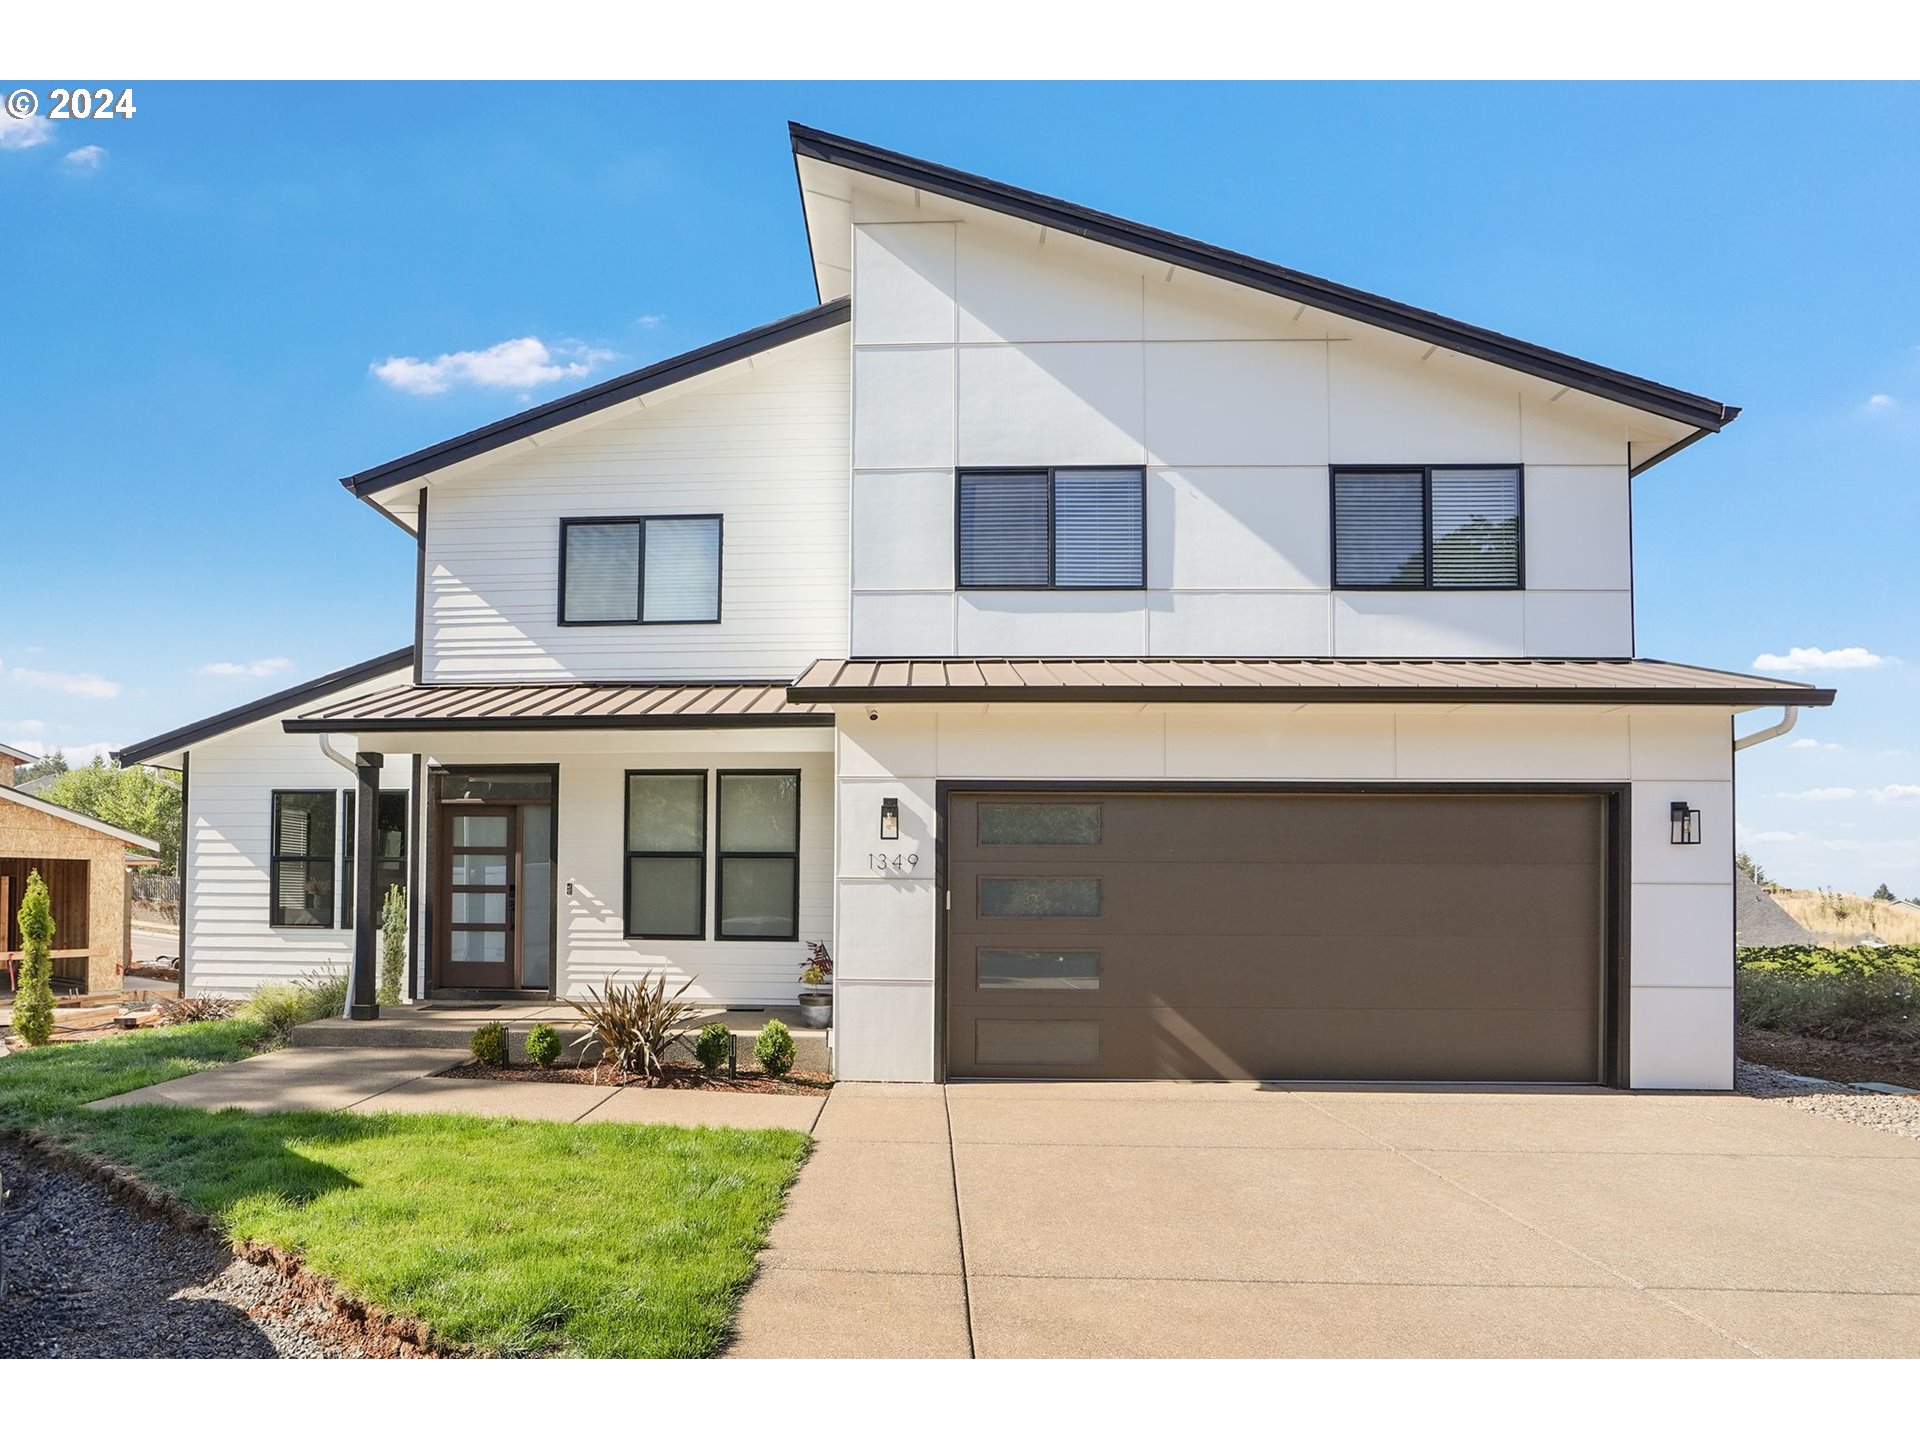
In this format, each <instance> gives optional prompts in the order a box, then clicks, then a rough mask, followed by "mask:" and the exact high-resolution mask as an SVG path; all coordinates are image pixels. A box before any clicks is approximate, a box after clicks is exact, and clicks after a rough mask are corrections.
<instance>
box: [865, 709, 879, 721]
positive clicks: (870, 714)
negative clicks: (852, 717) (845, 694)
mask: <svg viewBox="0 0 1920 1440" xmlns="http://www.w3.org/2000/svg"><path fill="white" fill-rule="evenodd" d="M879 718H880V712H879V711H878V710H869V711H867V719H869V720H878V719H879Z"/></svg>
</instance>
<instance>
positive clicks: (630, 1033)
mask: <svg viewBox="0 0 1920 1440" xmlns="http://www.w3.org/2000/svg"><path fill="white" fill-rule="evenodd" d="M693 981H694V977H693V976H688V977H687V978H686V979H685V980H683V981H682V982H681V984H680V988H679V989H678V990H676V991H674V992H673V994H671V995H669V994H667V973H666V971H664V970H662V971H660V972H659V973H657V974H656V975H654V977H653V978H652V979H651V980H648V979H645V978H643V979H642V980H641V981H640V983H639V984H638V985H609V986H608V987H607V989H606V993H605V994H604V995H602V994H600V993H599V992H597V991H595V990H594V989H593V988H592V987H591V986H589V987H588V988H587V999H585V1000H569V1001H568V1002H567V1003H568V1004H569V1005H571V1006H573V1008H574V1009H576V1010H578V1011H579V1012H580V1013H581V1014H582V1015H584V1016H585V1017H586V1020H587V1026H588V1029H587V1033H586V1034H585V1035H582V1036H581V1037H580V1038H579V1039H578V1040H576V1041H574V1044H576V1045H589V1044H592V1043H594V1042H595V1041H598V1042H599V1045H600V1058H601V1059H602V1060H604V1061H607V1062H608V1063H610V1064H612V1065H613V1066H614V1068H616V1069H617V1070H619V1071H621V1072H622V1073H623V1074H627V1075H645V1076H646V1077H647V1083H648V1084H652V1083H653V1081H654V1080H656V1079H658V1078H659V1076H660V1074H661V1072H662V1069H663V1067H664V1066H665V1064H666V1059H667V1047H668V1046H669V1045H671V1044H672V1043H673V1041H674V1039H675V1037H676V1036H678V1034H679V1033H680V1031H681V1030H683V1029H685V1028H686V1023H687V1021H688V1020H689V1019H691V1018H692V1016H693V1013H694V1010H695V1008H696V1007H695V1006H694V1004H693V1002H692V1001H690V1000H682V999H681V998H680V997H681V996H682V995H684V994H686V993H687V990H688V988H689V987H690V986H691V985H692V984H693Z"/></svg>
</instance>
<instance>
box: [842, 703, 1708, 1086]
mask: <svg viewBox="0 0 1920 1440" xmlns="http://www.w3.org/2000/svg"><path fill="white" fill-rule="evenodd" d="M876 709H877V714H878V718H877V719H873V720H870V719H868V718H867V712H866V711H865V710H864V709H856V708H854V707H848V708H847V709H845V710H843V711H842V712H841V714H840V721H839V723H840V729H839V742H838V743H839V755H840V767H841V773H842V776H843V779H842V780H841V798H842V812H843V826H844V833H843V835H842V838H841V842H840V844H841V856H840V875H841V878H840V880H839V882H838V886H839V904H840V913H839V917H838V927H839V928H838V939H839V952H838V955H839V963H840V967H841V975H842V977H843V978H842V980H841V985H840V990H839V997H840V998H839V1005H840V1012H839V1020H838V1023H839V1027H840V1028H839V1034H838V1038H837V1047H838V1048H837V1051H836V1064H837V1067H838V1070H839V1074H840V1076H841V1077H842V1078H843V1079H863V1080H881V1079H890V1080H922V1079H929V1078H932V1077H933V1074H934V1065H935V1053H936V1052H935V1037H934V1034H933V1020H932V1017H933V1015H934V1013H935V991H936V989H937V986H938V983H939V979H938V975H937V971H936V965H935V941H936V938H937V935H938V931H939V924H940V918H941V915H940V908H939V894H938V891H937V889H936V888H935V886H934V884H933V873H932V868H931V862H930V858H929V854H928V851H929V846H928V843H927V839H926V837H925V834H924V833H923V831H924V829H925V827H927V826H929V825H930V824H935V823H937V817H930V816H929V815H928V814H927V807H928V804H929V797H930V796H931V795H932V794H933V793H934V789H933V787H934V784H935V782H936V779H950V780H959V779H968V780H1018V779H1039V780H1049V781H1060V782H1075V781H1091V782H1099V781H1128V780H1180V779H1205V780H1247V781H1262V780H1267V781H1289V780H1301V781H1343V780H1346V781H1353V782H1356V783H1360V782H1366V781H1378V780H1389V779H1397V780H1402V781H1407V780H1415V781H1421V782H1431V783H1433V784H1434V785H1436V786H1437V787H1442V788H1444V787H1445V786H1446V785H1447V784H1448V783H1449V782H1453V783H1461V782H1469V783H1470V782H1475V781H1482V780H1493V779H1498V780H1506V781H1513V782H1520V783H1527V782H1537V783H1540V784H1554V783H1564V782H1569V781H1583V782H1605V783H1622V782H1625V783H1628V784H1629V785H1630V786H1631V805H1630V808H1631V818H1630V822H1629V823H1630V824H1631V826H1632V835H1631V846H1630V854H1631V861H1630V863H1631V865H1632V874H1631V876H1630V877H1629V881H1628V883H1629V886H1630V889H1629V903H1630V906H1631V908H1632V914H1633V922H1632V935H1631V946H1630V953H1631V961H1630V963H1631V967H1632V969H1631V975H1630V977H1629V981H1630V986H1631V991H1630V993H1631V1000H1630V1002H1629V1003H1630V1012H1629V1015H1628V1016H1627V1022H1628V1028H1629V1030H1630V1033H1631V1055H1630V1058H1629V1063H1630V1066H1631V1073H1630V1076H1629V1077H1628V1078H1629V1083H1631V1084H1633V1085H1635V1086H1639V1087H1644V1088H1649V1089H1662V1088H1681V1089H1688V1088H1703V1089H1722V1090H1724V1089H1726V1088H1728V1087H1729V1086H1730V1085H1731V1083H1732V1073H1733V1071H1732V1067H1733V1031H1732V1015H1733V1008H1732V1007H1733V908H1732V892H1731V888H1730V879H1731V865H1732V846H1733V834H1732V815H1731V799H1732V796H1731V786H1730V784H1729V783H1728V782H1729V781H1730V779H1731V765H1732V760H1731V750H1730V747H1729V743H1728V714H1727V712H1726V711H1724V710H1720V711H1712V710H1687V711H1675V710H1666V709H1631V708H1626V709H1604V708H1597V707H1566V708H1562V707H1536V708H1532V709H1518V708H1515V707H1492V706H1481V707H1474V706H1466V707H1461V708H1459V709H1457V710H1455V711H1453V712H1452V713H1446V714H1442V713H1437V712H1436V711H1435V709H1434V708H1433V707H1425V706H1403V707H1386V706H1366V705H1339V706H1330V705H1322V706H1313V705H1308V706H1301V707H1292V708H1290V707H1286V706H1241V705H1172V706H1146V707H1132V706H1126V707H1123V706H1119V705H1112V706H1078V705H1060V706H1005V705H1000V706H957V705H956V706H901V705H882V706H879V707H876ZM890 786H891V787H893V788H889V787H890ZM882 794H893V795H896V796H898V797H899V798H900V800H901V805H902V812H903V816H904V817H905V818H904V820H903V835H904V836H905V837H906V838H905V839H903V841H902V842H900V843H899V844H897V845H885V844H875V843H874V842H872V841H870V840H869V839H868V838H867V832H866V830H865V829H864V828H863V824H862V820H863V817H865V816H867V815H868V814H869V812H872V811H873V810H874V809H875V797H876V796H879V795H882ZM1673 799H1687V800H1689V801H1690V802H1691V803H1693V804H1695V805H1697V806H1698V807H1699V808H1700V809H1701V810H1702V812H1703V815H1704V819H1705V824H1706V841H1705V843H1704V844H1702V845H1700V846H1698V847H1690V848H1688V849H1687V850H1686V851H1684V852H1682V851H1679V850H1676V849H1675V848H1674V847H1672V846H1671V845H1669V844H1668V843H1667V839H1666V826H1665V807H1666V805H1667V804H1668V803H1669V802H1670V801H1671V800H1673ZM849 817H850V818H849ZM876 849H878V850H882V851H888V850H897V851H899V852H900V853H901V854H902V855H903V856H904V855H905V854H908V853H913V854H917V855H918V856H919V857H920V859H919V863H918V865H917V866H916V867H915V868H914V869H913V870H911V871H909V872H907V873H894V874H891V875H889V877H888V878H886V879H884V880H882V879H878V878H873V877H869V876H867V875H865V874H863V873H862V867H863V866H864V865H866V864H867V863H868V862H867V860H866V856H867V854H868V853H869V852H871V851H873V850H876Z"/></svg>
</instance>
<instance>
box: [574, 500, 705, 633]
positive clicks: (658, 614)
mask: <svg viewBox="0 0 1920 1440" xmlns="http://www.w3.org/2000/svg"><path fill="white" fill-rule="evenodd" d="M721 530H722V526H721V518H720V516H718V515H609V516H597V517H593V518H588V519H577V520H562V521H561V522H560V623H561V624H562V625H714V624H718V623H719V620H720V556H721V548H722V534H721Z"/></svg>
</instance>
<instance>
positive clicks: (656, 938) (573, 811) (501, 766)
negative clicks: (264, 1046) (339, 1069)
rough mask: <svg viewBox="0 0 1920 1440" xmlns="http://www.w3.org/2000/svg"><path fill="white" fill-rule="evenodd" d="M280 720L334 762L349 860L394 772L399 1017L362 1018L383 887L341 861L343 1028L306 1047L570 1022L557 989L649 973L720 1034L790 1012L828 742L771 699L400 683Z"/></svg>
mask: <svg viewBox="0 0 1920 1440" xmlns="http://www.w3.org/2000/svg"><path fill="white" fill-rule="evenodd" d="M284 725H285V728H286V729H287V730H288V731H289V732H292V733H296V734H297V733H308V734H312V735H314V736H315V737H316V740H317V741H318V742H319V743H322V744H324V745H326V746H327V747H328V748H329V749H330V750H331V751H332V752H333V753H334V754H335V755H336V756H337V757H338V758H340V759H342V760H343V761H347V760H350V761H351V763H352V765H353V767H354V770H355V787H356V788H355V793H356V804H355V807H354V812H353V813H354V816H355V824H356V826H357V828H358V830H359V832H360V833H359V834H358V835H357V836H356V841H355V849H356V851H357V852H358V853H360V854H372V853H383V852H382V851H381V846H380V843H379V837H378V836H377V835H376V834H375V833H373V826H374V825H375V824H376V823H377V817H378V815H379V810H380V806H379V798H380V794H381V792H382V791H383V790H389V791H391V789H393V788H394V787H395V785H396V781H398V780H399V779H400V777H401V776H403V775H404V776H408V777H409V778H410V783H409V784H408V785H407V790H408V794H409V799H408V801H407V804H408V807H409V811H410V813H409V814H408V816H407V825H406V838H405V841H404V848H405V858H404V873H405V875H406V877H407V891H408V921H409V923H408V938H407V983H406V986H405V991H406V996H407V999H408V1002H409V1003H408V1004H407V1006H406V1009H405V1013H404V1015H402V1016H392V1015H389V1016H387V1017H382V1016H381V1014H380V1010H379V1007H378V1006H377V1005H376V1004H374V1003H373V997H374V994H375V976H376V973H377V965H378V953H379V939H380V937H379V930H378V923H379V922H378V916H379V913H380V900H381V894H380V891H379V890H378V889H377V888H376V886H377V885H378V883H379V882H378V881H377V879H376V876H375V874H374V873H373V872H374V869H375V867H372V866H364V867H358V868H357V869H356V871H355V873H354V875H353V887H354V891H355V895H354V916H355V933H354V951H353V956H354V959H353V995H352V1000H351V1003H350V1005H349V1017H350V1018H349V1019H347V1020H343V1021H337V1022H320V1023H319V1024H318V1025H309V1026H306V1027H303V1030H302V1040H301V1043H309V1044H310V1043H348V1042H347V1041H346V1040H345V1036H346V1035H347V1033H348V1032H349V1031H350V1030H351V1029H352V1028H354V1027H356V1026H361V1027H364V1028H365V1029H366V1030H367V1031H368V1032H374V1031H381V1030H387V1029H388V1028H389V1026H390V1025H391V1026H394V1027H407V1028H410V1029H415V1030H419V1031H420V1032H421V1034H422V1035H423V1037H425V1038H427V1039H431V1038H432V1037H434V1036H437V1035H448V1036H452V1035H457V1036H458V1037H459V1039H458V1043H459V1045H460V1046H461V1047H464V1045H465V1043H466V1037H467V1036H468V1035H470V1034H471V1032H472V1029H473V1028H474V1027H475V1026H477V1025H479V1024H483V1023H485V1022H486V1021H487V1020H489V1019H498V1020H501V1021H502V1022H503V1023H506V1024H507V1027H508V1030H509V1033H510V1034H516V1035H517V1034H523V1033H524V1030H525V1029H527V1028H530V1027H531V1026H532V1025H534V1024H537V1023H543V1022H545V1023H551V1024H553V1025H555V1027H556V1028H559V1029H562V1030H563V1031H564V1030H565V1029H566V1028H567V1025H568V1024H571V1023H573V1022H577V1020H578V1016H577V1014H576V1012H574V1011H573V1010H572V1008H571V1007H570V1006H568V1005H566V1004H565V1003H564V1002H565V1000H566V999H567V998H568V997H573V998H584V997H585V996H586V995H587V994H588V993H589V992H590V991H593V990H603V989H604V988H605V987H606V986H608V985H610V984H629V983H633V982H635V981H638V980H640V979H642V978H643V977H648V976H651V975H653V974H656V973H659V972H663V971H664V972H665V974H666V976H667V983H668V988H669V990H670V991H671V990H672V989H674V988H676V987H677V986H679V985H680V984H681V983H682V982H683V981H685V982H690V983H689V988H688V991H687V995H688V998H690V999H694V1000H697V1001H699V1002H702V1003H703V1004H704V1005H705V1006H706V1007H709V1008H710V1009H711V1011H712V1013H713V1014H714V1016H715V1017H717V1018H722V1019H725V1020H726V1021H727V1022H728V1023H729V1025H730V1026H732V1028H735V1029H736V1030H739V1031H742V1032H744V1031H747V1030H755V1031H757V1029H758V1026H759V1024H760V1023H762V1022H763V1020H764V1018H765V1017H766V1016H768V1015H777V1016H779V1018H781V1019H782V1020H783V1021H786V1022H787V1023H788V1024H789V1025H790V1026H793V1024H794V1022H795V1021H797V1019H798V1013H797V1010H796V1009H795V1008H794V1007H795V1005H796V1001H797V997H798V993H799V989H800V972H801V970H802V968H803V966H804V964H805V962H806V958H807V942H809V941H820V942H822V943H826V944H831V942H832V926H833V908H832V907H833V873H834V849H835V846H834V837H833V737H834V732H833V729H832V717H831V715H830V714H828V713H826V712H825V711H824V710H822V709H820V708H819V707H814V706H811V705H794V704H792V703H790V702H789V701H788V700H787V698H786V694H785V687H784V685H782V684H777V683H767V684H730V685H709V684H688V685H542V686H517V687H515V686H498V685H489V686H445V685H435V686H420V685H403V686H396V687H394V688H393V689H391V690H387V691H381V692H377V693H374V694H371V695H365V696H359V697H354V698H352V699H349V700H346V701H342V702H340V703H338V704H336V705H334V706H331V707H328V708H325V709H320V710H316V711H313V712H311V713H308V714H303V715H300V716H296V717H293V718H291V719H288V720H287V721H285V722H284ZM389 800H390V801H391V795H389ZM477 1007H487V1008H485V1009H482V1008H477ZM736 1017H737V1020H738V1023H736ZM369 1022H372V1023H369ZM795 1038H796V1041H800V1040H801V1035H800V1031H799V1029H798V1028H796V1034H795ZM367 1043H381V1044H400V1043H409V1044H411V1043H415V1042H414V1041H412V1040H404V1041H403V1040H396V1039H391V1038H388V1039H380V1040H378V1041H374V1040H372V1039H369V1041H368V1042H367ZM803 1043H804V1042H803ZM819 1043H820V1044H821V1046H822V1048H823V1049H824V1045H825V1035H824V1032H822V1033H821V1034H820V1036H819ZM822 1059H823V1060H824V1056H823V1057H822ZM820 1068H822V1069H825V1068H826V1066H825V1064H824V1063H823V1064H822V1065H821V1066H820Z"/></svg>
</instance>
